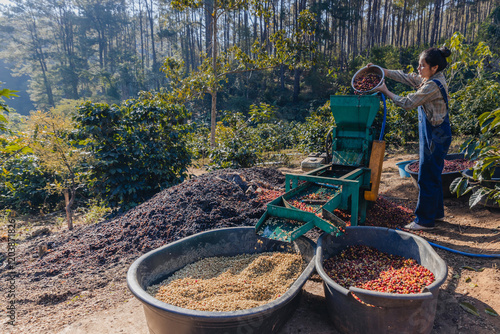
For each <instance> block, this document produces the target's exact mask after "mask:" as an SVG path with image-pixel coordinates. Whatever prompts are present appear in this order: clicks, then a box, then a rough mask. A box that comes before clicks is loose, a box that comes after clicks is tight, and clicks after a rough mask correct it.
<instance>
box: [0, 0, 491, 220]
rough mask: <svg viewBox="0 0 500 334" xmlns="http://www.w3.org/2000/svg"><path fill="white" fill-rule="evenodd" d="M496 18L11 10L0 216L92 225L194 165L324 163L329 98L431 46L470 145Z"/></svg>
mask: <svg viewBox="0 0 500 334" xmlns="http://www.w3.org/2000/svg"><path fill="white" fill-rule="evenodd" d="M499 5H500V3H499V1H498V0H480V1H468V0H456V1H454V0H449V1H444V0H433V1H430V0H428V1H413V0H346V1H329V0H295V1H291V0H274V1H245V0H195V1H193V0H184V1H175V0H173V1H163V0H160V1H157V0H132V1H125V0H120V1H115V0H109V1H97V0H74V1H67V0H41V1H39V0H37V1H34V0H11V1H10V5H8V6H3V7H2V8H1V10H0V12H1V16H0V59H1V60H2V61H3V62H4V64H5V67H2V68H1V69H0V80H1V81H4V82H7V83H6V84H5V85H4V87H1V88H3V89H0V98H1V97H4V98H5V99H3V100H2V102H1V105H0V109H1V110H0V111H2V115H1V116H0V125H1V128H0V131H1V138H0V141H1V142H0V149H1V156H2V158H1V164H2V169H1V171H0V172H1V178H2V182H1V183H0V208H2V209H4V212H5V213H9V212H11V210H16V211H17V212H18V213H28V212H39V211H42V212H45V213H46V212H51V211H54V210H58V209H61V208H63V207H65V208H66V212H67V218H66V220H67V221H68V226H69V227H70V228H71V220H72V208H73V205H74V204H75V203H76V204H77V205H78V206H79V207H86V208H87V209H88V210H90V211H92V210H93V212H94V211H95V215H96V216H100V215H102V214H104V213H107V212H109V211H110V210H111V209H114V210H118V209H119V208H121V209H122V210H123V209H128V208H130V207H131V206H134V205H136V204H138V203H140V202H142V201H144V200H146V199H147V198H149V197H150V196H152V195H153V194H155V193H156V192H158V191H160V190H161V189H163V188H165V187H169V186H172V185H175V184H177V183H179V182H181V181H182V180H183V179H184V178H185V177H186V176H187V174H186V171H187V167H188V166H190V165H192V164H193V163H201V164H205V165H209V166H210V168H227V167H235V168H238V167H250V166H253V165H257V164H263V163H266V162H267V163H270V162H281V163H286V161H287V159H289V152H291V151H300V152H316V151H319V152H320V151H323V150H324V142H325V136H326V134H327V132H328V131H329V129H331V128H332V126H333V125H334V122H335V121H334V119H333V117H332V116H331V112H330V106H329V101H328V100H329V96H330V95H335V94H352V93H353V91H352V88H351V87H350V80H351V77H352V75H353V73H354V72H355V71H356V70H358V69H359V68H360V67H362V66H364V65H365V64H366V63H368V62H372V63H375V64H378V65H381V66H383V67H386V68H391V69H403V70H405V71H406V72H413V71H415V68H416V65H417V63H418V55H419V54H420V52H422V51H423V50H424V49H426V48H428V47H430V46H442V45H446V46H448V47H449V48H450V49H452V52H453V53H452V56H451V57H450V59H449V62H450V66H449V67H448V69H447V70H446V73H445V74H446V77H447V80H448V83H449V88H450V95H451V97H452V98H451V103H450V116H451V119H452V124H453V132H454V135H455V136H456V137H457V138H460V139H463V140H465V137H466V136H471V137H472V138H479V137H480V135H481V130H482V127H481V125H480V124H479V121H478V119H479V116H480V115H482V114H484V113H485V112H491V111H494V110H495V109H497V108H498V107H499V106H500V78H499V76H498V69H499V67H498V65H499V64H498V52H499V46H500V43H499V40H500V7H499ZM11 75H12V76H13V77H11ZM7 79H8V80H7ZM388 85H389V88H390V89H392V90H393V91H394V92H396V93H397V94H402V95H405V94H408V93H409V92H408V87H405V86H403V85H401V84H396V83H394V82H390V81H388ZM14 90H17V91H18V92H14ZM13 94H16V95H19V96H20V97H19V98H14V97H15V96H14V95H13ZM387 117H388V119H387V126H386V137H385V139H386V140H387V142H388V143H389V144H390V145H395V146H404V145H406V144H411V143H413V142H415V140H416V138H417V136H418V132H417V122H416V115H415V113H414V112H412V111H405V110H402V109H400V108H397V107H395V106H394V105H393V104H392V103H388V116H387ZM380 123H381V113H380V114H379V116H378V117H377V119H376V121H375V127H376V128H379V127H380V126H379V125H380ZM499 160H500V159H497V161H499ZM63 198H64V199H65V201H64V202H62V199H63ZM61 203H64V204H61Z"/></svg>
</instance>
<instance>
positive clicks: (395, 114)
mask: <svg viewBox="0 0 500 334" xmlns="http://www.w3.org/2000/svg"><path fill="white" fill-rule="evenodd" d="M410 93H411V92H404V93H402V94H400V95H401V96H406V95H408V94H410ZM386 105H387V119H386V127H385V137H384V139H385V141H386V142H387V143H388V144H393V145H396V146H400V145H405V144H407V143H409V142H411V141H418V114H417V113H416V112H415V110H405V109H403V108H400V107H398V106H396V105H395V104H394V103H389V102H388V101H387V102H386Z"/></svg>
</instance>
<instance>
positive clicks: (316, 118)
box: [298, 101, 334, 152]
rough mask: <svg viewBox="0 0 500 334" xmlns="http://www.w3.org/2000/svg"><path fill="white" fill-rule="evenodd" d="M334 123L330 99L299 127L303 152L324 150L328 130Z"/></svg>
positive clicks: (300, 146) (300, 144)
mask: <svg viewBox="0 0 500 334" xmlns="http://www.w3.org/2000/svg"><path fill="white" fill-rule="evenodd" d="M333 125H334V118H333V116H332V112H331V110H330V101H327V102H326V103H325V104H324V105H323V106H322V107H320V108H318V109H316V110H314V111H312V112H311V116H309V117H307V118H306V121H305V123H302V124H301V125H300V126H299V127H300V130H299V143H298V145H299V149H300V150H301V151H303V152H324V151H325V140H326V135H327V134H328V131H330V130H331V128H332V127H333Z"/></svg>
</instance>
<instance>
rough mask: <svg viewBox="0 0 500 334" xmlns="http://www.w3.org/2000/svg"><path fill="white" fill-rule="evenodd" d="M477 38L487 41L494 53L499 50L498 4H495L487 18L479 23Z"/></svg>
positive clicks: (499, 16)
mask: <svg viewBox="0 0 500 334" xmlns="http://www.w3.org/2000/svg"><path fill="white" fill-rule="evenodd" d="M478 35H479V39H480V40H482V41H485V42H488V44H489V45H491V47H492V51H494V52H495V53H497V54H498V53H499V52H500V6H497V7H496V8H495V9H493V11H492V12H491V14H490V15H489V16H488V18H487V19H486V20H485V21H484V22H482V23H481V25H480V28H479V34H478Z"/></svg>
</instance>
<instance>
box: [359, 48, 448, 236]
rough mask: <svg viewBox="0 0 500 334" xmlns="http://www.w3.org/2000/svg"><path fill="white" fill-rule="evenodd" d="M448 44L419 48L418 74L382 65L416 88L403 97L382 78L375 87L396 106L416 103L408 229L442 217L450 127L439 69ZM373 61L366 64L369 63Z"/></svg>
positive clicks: (422, 227) (410, 106) (427, 226)
mask: <svg viewBox="0 0 500 334" xmlns="http://www.w3.org/2000/svg"><path fill="white" fill-rule="evenodd" d="M450 54H451V51H450V50H449V49H448V48H446V47H445V48H439V49H438V48H430V49H427V50H425V51H424V52H422V54H421V55H420V59H419V64H418V76H417V75H416V74H405V73H403V72H402V71H393V70H388V69H384V74H385V76H386V77H387V78H390V79H393V80H396V81H399V82H401V83H405V84H407V85H410V86H412V87H413V88H415V89H416V90H417V91H416V92H415V93H412V94H409V95H408V96H406V97H402V96H398V95H396V94H394V93H392V92H390V91H389V90H388V89H387V87H386V85H385V82H383V83H382V84H381V85H380V87H378V88H376V90H377V91H380V92H382V93H384V94H385V95H386V96H387V97H389V98H390V99H391V100H393V101H394V104H396V105H397V106H399V107H402V108H404V109H406V110H410V109H414V108H416V107H418V133H419V138H420V140H419V154H420V160H419V171H418V188H419V193H418V202H417V208H416V209H415V215H416V218H415V220H414V221H413V222H412V223H410V224H408V225H406V226H405V228H407V229H410V230H425V229H431V228H433V227H434V224H435V221H442V220H443V219H444V206H443V188H442V181H441V173H442V172H443V167H444V158H445V156H446V154H447V153H448V149H449V147H450V144H451V127H450V120H449V117H448V87H447V84H446V79H445V77H444V75H443V73H442V71H443V70H444V69H445V68H446V66H447V65H448V62H447V61H446V58H447V57H449V56H450ZM370 65H372V64H368V65H367V66H370Z"/></svg>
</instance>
